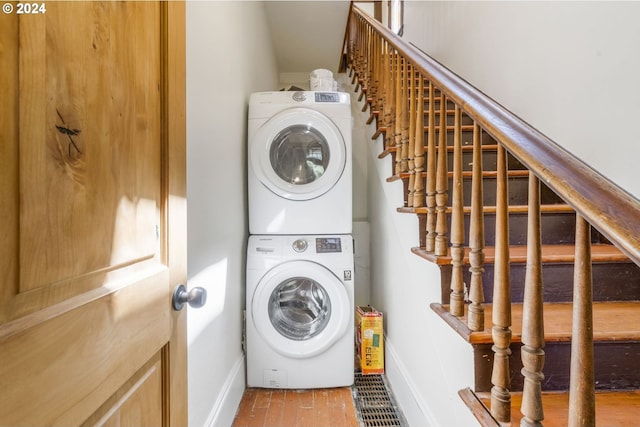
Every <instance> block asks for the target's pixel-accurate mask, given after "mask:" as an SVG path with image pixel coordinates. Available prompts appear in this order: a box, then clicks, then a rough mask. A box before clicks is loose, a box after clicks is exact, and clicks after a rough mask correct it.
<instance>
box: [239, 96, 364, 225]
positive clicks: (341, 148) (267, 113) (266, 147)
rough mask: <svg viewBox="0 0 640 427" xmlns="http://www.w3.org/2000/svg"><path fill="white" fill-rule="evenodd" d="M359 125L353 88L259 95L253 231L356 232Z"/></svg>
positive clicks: (251, 174) (254, 118) (252, 133)
mask: <svg viewBox="0 0 640 427" xmlns="http://www.w3.org/2000/svg"><path fill="white" fill-rule="evenodd" d="M351 130H352V121H351V106H350V101H349V95H348V94H346V93H341V92H287V91H280V92H260V93H254V94H252V95H251V97H250V100H249V116H248V144H249V145H248V150H247V151H248V152H247V157H248V168H247V169H248V190H249V233H250V234H349V233H351V230H352V229H351V223H352V200H351V196H352V165H351Z"/></svg>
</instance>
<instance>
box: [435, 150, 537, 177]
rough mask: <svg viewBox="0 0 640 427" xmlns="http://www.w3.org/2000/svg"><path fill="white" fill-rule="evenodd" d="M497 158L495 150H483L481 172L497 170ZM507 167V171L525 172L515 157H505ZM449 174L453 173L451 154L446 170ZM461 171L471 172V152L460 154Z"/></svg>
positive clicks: (451, 154) (450, 154)
mask: <svg viewBox="0 0 640 427" xmlns="http://www.w3.org/2000/svg"><path fill="white" fill-rule="evenodd" d="M497 159H498V156H497V151H495V150H484V151H483V153H482V170H483V171H485V172H486V171H495V170H497V169H498V160H497ZM507 165H508V169H509V170H525V169H526V168H525V167H524V166H522V163H520V162H519V161H518V160H517V159H516V158H515V157H513V156H507ZM447 170H448V171H449V172H452V171H453V153H452V152H451V151H450V152H449V163H448V169H447ZM462 170H463V171H471V170H473V152H472V151H464V152H463V153H462Z"/></svg>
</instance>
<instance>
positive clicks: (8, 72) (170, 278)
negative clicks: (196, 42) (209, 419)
mask: <svg viewBox="0 0 640 427" xmlns="http://www.w3.org/2000/svg"><path fill="white" fill-rule="evenodd" d="M7 4H10V5H11V6H12V7H13V10H10V8H9V6H7V5H5V8H4V9H3V12H4V13H2V14H0V70H2V73H1V75H0V100H1V102H0V425H2V426H12V427H15V426H45V425H47V426H79V425H108V426H168V425H170V426H181V425H186V424H187V417H186V348H185V347H186V339H185V325H186V323H185V322H186V310H183V311H180V312H176V311H174V310H173V309H172V307H171V296H172V292H173V289H174V288H175V286H176V285H178V284H179V283H181V282H184V281H185V280H186V244H185V236H186V200H185V198H186V193H185V72H184V68H185V35H184V27H185V14H184V4H183V3H181V2H160V1H155V2H154V1H144V2H110V1H105V2H94V1H88V2H45V3H38V5H42V6H41V7H40V6H38V5H36V6H38V7H33V5H32V7H30V8H29V10H28V11H29V12H31V13H23V14H18V13H17V11H18V10H17V9H16V8H17V7H18V4H17V3H15V2H7ZM36 11H37V12H38V13H34V12H36ZM22 12H27V9H26V8H25V9H23V10H22Z"/></svg>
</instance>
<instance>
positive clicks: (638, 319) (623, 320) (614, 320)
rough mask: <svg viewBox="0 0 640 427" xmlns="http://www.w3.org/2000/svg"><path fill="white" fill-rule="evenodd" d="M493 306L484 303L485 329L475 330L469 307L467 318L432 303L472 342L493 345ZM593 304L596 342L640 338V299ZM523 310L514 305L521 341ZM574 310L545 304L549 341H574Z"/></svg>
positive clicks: (514, 323) (513, 326) (515, 332)
mask: <svg viewBox="0 0 640 427" xmlns="http://www.w3.org/2000/svg"><path fill="white" fill-rule="evenodd" d="M437 306H440V307H437ZM492 307H493V305H492V304H485V305H484V313H485V315H484V319H485V320H484V322H485V323H484V324H485V329H484V331H479V332H473V331H471V330H469V328H467V327H466V315H467V314H466V308H467V306H465V317H463V318H462V319H458V318H456V317H454V316H452V315H451V314H449V313H448V306H447V305H440V304H432V309H434V311H436V312H437V313H438V314H439V315H440V316H441V317H442V318H443V319H444V320H445V321H446V322H447V323H448V324H450V325H451V326H452V327H453V328H454V329H455V330H456V331H457V332H458V333H459V334H460V335H461V336H462V337H463V338H464V339H465V340H467V341H468V342H469V343H471V344H491V343H492V342H493V341H492V338H491V328H492V326H493V323H492ZM592 307H593V339H594V341H597V342H606V341H637V340H640V301H624V302H618V301H614V302H594V303H593V305H592ZM522 309H523V305H522V304H521V303H514V304H512V305H511V331H512V342H521V337H522ZM572 310H573V304H572V303H560V302H554V303H545V304H544V339H545V342H569V341H571V324H572V316H573V311H572Z"/></svg>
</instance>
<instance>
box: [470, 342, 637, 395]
mask: <svg viewBox="0 0 640 427" xmlns="http://www.w3.org/2000/svg"><path fill="white" fill-rule="evenodd" d="M520 349H521V345H520V344H512V345H511V350H512V354H511V357H510V358H509V368H510V375H511V391H522V385H523V377H522V374H521V369H522V362H521V358H520ZM544 352H545V363H544V368H543V373H544V375H545V378H544V380H543V383H542V390H543V391H558V390H568V389H569V381H570V378H569V372H570V370H571V369H570V362H571V345H570V343H567V342H562V343H556V342H547V343H546V344H545V348H544ZM474 359H475V370H476V372H475V373H476V375H475V378H476V381H475V391H477V392H480V391H491V386H492V385H491V370H492V366H493V352H492V351H491V346H490V345H477V346H474ZM638 360H640V342H638V341H634V342H613V343H612V342H607V343H595V345H594V365H595V380H596V384H595V386H596V390H630V389H636V388H640V369H638Z"/></svg>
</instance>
